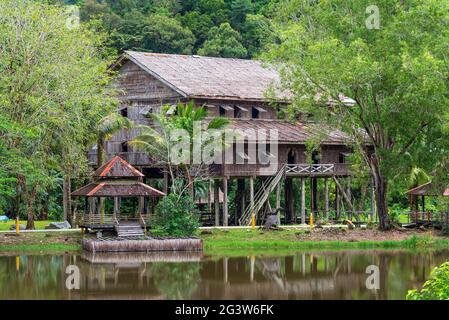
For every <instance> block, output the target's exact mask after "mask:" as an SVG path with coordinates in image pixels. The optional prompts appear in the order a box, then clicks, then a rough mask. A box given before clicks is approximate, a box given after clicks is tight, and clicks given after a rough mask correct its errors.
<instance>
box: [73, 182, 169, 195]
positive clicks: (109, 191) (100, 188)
mask: <svg viewBox="0 0 449 320" xmlns="http://www.w3.org/2000/svg"><path fill="white" fill-rule="evenodd" d="M72 196H86V197H140V196H143V197H145V196H152V197H163V196H165V193H163V192H162V191H159V190H157V189H155V188H153V187H150V186H149V185H146V184H145V183H143V182H140V181H136V180H108V179H106V180H99V181H96V182H92V183H89V184H88V185H86V186H84V187H81V188H79V189H78V190H76V191H74V192H72Z"/></svg>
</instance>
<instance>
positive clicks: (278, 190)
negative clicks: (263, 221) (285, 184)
mask: <svg viewBox="0 0 449 320" xmlns="http://www.w3.org/2000/svg"><path fill="white" fill-rule="evenodd" d="M280 207H281V182H279V183H278V185H277V187H276V210H279V208H280ZM277 219H278V226H280V225H281V211H280V210H279V211H278V213H277Z"/></svg>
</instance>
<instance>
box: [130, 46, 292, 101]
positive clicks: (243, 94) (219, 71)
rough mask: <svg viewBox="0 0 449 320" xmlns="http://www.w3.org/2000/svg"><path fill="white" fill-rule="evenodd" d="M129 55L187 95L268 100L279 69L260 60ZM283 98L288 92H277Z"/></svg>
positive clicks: (159, 54)
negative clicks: (268, 94)
mask: <svg viewBox="0 0 449 320" xmlns="http://www.w3.org/2000/svg"><path fill="white" fill-rule="evenodd" d="M123 58H125V59H129V60H131V61H133V62H134V63H136V64H137V65H138V66H140V67H141V68H142V69H144V70H145V71H147V72H148V73H149V74H151V75H152V76H154V77H156V78H157V79H158V80H160V81H161V82H163V83H164V84H166V85H167V86H169V87H170V88H172V89H173V90H175V91H177V92H178V93H179V94H181V95H182V96H184V97H187V98H206V99H225V100H249V101H265V100H266V99H267V97H266V92H267V90H268V89H269V88H270V87H273V88H275V87H276V86H277V85H278V84H279V82H280V76H279V73H278V72H277V71H276V70H275V69H274V68H272V67H268V66H264V65H263V64H262V62H260V61H256V60H245V59H230V58H215V57H203V56H194V55H193V56H192V55H178V54H161V53H148V52H136V51H125V54H124V55H123ZM276 96H277V97H276V99H278V100H279V101H287V100H289V93H288V92H276Z"/></svg>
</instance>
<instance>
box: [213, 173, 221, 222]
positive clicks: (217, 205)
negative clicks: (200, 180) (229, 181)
mask: <svg viewBox="0 0 449 320" xmlns="http://www.w3.org/2000/svg"><path fill="white" fill-rule="evenodd" d="M219 183H220V182H219V180H218V179H215V180H214V208H215V226H219V225H220V188H219Z"/></svg>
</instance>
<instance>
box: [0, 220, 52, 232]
mask: <svg viewBox="0 0 449 320" xmlns="http://www.w3.org/2000/svg"><path fill="white" fill-rule="evenodd" d="M50 222H53V221H49V220H43V221H34V226H35V227H36V229H37V230H43V229H45V226H48V225H49V224H50ZM15 224H16V221H15V220H10V221H7V222H0V231H7V230H9V228H10V227H11V226H12V225H15ZM19 224H23V225H24V226H26V225H27V222H26V220H19Z"/></svg>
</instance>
